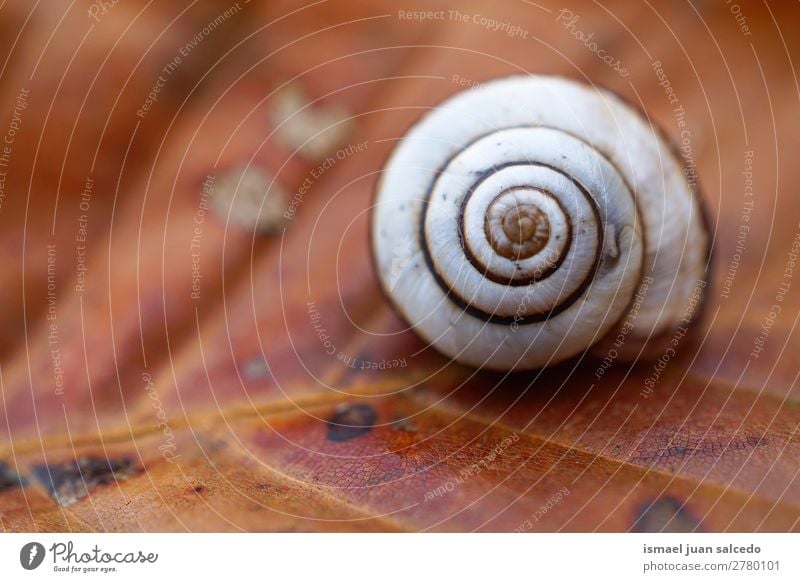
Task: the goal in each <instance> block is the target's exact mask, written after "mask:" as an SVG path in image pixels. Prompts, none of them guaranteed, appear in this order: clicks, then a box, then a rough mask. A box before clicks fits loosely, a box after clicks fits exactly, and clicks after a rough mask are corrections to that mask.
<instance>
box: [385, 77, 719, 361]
mask: <svg viewBox="0 0 800 582" xmlns="http://www.w3.org/2000/svg"><path fill="white" fill-rule="evenodd" d="M690 169H691V168H684V164H683V163H682V161H681V160H680V159H679V158H678V156H677V154H676V153H675V152H674V151H673V150H672V149H671V148H670V147H669V145H668V144H667V143H666V141H665V140H664V139H663V138H662V137H661V136H660V135H659V133H658V132H657V131H655V130H654V129H653V127H652V126H651V124H650V123H649V122H648V120H646V119H645V118H644V117H643V116H642V114H641V113H640V112H639V111H637V110H635V109H634V108H632V107H631V106H630V105H628V104H627V103H626V102H624V101H622V100H621V99H620V98H619V97H617V96H616V95H614V94H612V93H610V92H608V91H606V90H601V89H598V88H596V87H593V86H589V85H585V84H583V83H580V82H577V81H573V80H569V79H565V78H560V77H550V76H515V77H509V78H504V79H498V80H494V81H490V82H488V83H485V84H483V85H481V86H479V87H476V88H471V89H468V90H467V91H464V92H462V93H459V94H457V95H455V96H454V97H451V98H450V99H448V100H447V101H445V102H444V103H443V104H442V105H441V106H440V107H438V108H436V109H434V110H433V111H431V112H430V113H428V114H427V115H426V116H425V117H424V118H423V119H422V120H421V121H420V122H418V123H417V124H416V125H415V126H414V127H413V128H412V129H411V130H409V132H408V133H407V134H406V136H405V137H404V138H403V139H402V140H401V142H400V143H399V145H398V146H397V147H396V148H395V150H394V152H393V153H392V154H391V156H390V158H389V160H388V161H387V163H386V166H385V168H384V171H383V172H382V175H381V179H380V181H379V184H378V189H377V195H376V198H375V203H374V206H373V209H372V218H371V221H372V224H371V228H372V232H371V238H372V247H373V256H374V261H375V266H376V270H377V274H378V278H379V281H380V283H381V286H382V287H383V289H384V291H385V293H386V294H387V296H388V297H389V299H390V300H391V302H392V304H393V305H394V307H395V308H396V310H397V311H398V312H399V313H400V315H401V316H402V317H403V318H404V319H405V320H406V321H407V322H408V323H409V324H410V326H411V327H412V328H413V329H414V330H415V331H416V333H417V334H418V335H420V336H421V337H422V338H423V339H424V340H425V341H427V342H428V343H429V344H430V345H432V346H433V347H434V348H436V349H437V350H438V351H440V352H442V353H443V354H445V355H447V356H448V357H449V358H451V359H453V360H456V361H458V362H460V363H462V364H466V365H469V366H473V367H477V368H488V369H494V370H524V369H540V368H544V367H546V366H550V365H553V364H556V363H558V362H561V361H563V360H566V359H569V358H571V357H574V356H577V355H579V354H582V353H585V352H586V351H587V350H590V349H593V350H594V352H595V353H605V352H611V353H612V354H613V355H614V357H620V358H627V359H634V358H637V357H638V356H639V355H640V354H642V353H647V351H648V348H649V347H650V344H658V345H661V346H663V345H664V344H665V342H666V343H667V344H669V341H670V338H672V337H673V335H674V334H676V333H678V331H676V330H683V329H684V328H685V327H687V326H688V324H689V322H690V321H691V320H693V319H695V316H696V315H697V313H698V312H699V308H698V307H697V306H698V303H702V296H703V294H704V288H705V286H706V278H705V274H706V269H707V264H708V260H709V257H710V244H711V237H710V235H709V232H708V229H707V226H706V222H705V215H704V207H703V204H702V201H701V199H700V196H699V193H698V192H696V180H695V178H694V174H693V172H691V171H689V170H690ZM678 337H682V336H680V335H678ZM612 341H613V343H612Z"/></svg>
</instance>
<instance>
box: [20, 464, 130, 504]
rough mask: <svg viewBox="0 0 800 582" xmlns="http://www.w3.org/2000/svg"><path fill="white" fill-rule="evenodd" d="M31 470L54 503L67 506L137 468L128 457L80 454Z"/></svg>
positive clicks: (128, 474)
mask: <svg viewBox="0 0 800 582" xmlns="http://www.w3.org/2000/svg"><path fill="white" fill-rule="evenodd" d="M31 472H32V473H33V476H34V477H35V478H36V480H37V481H38V482H39V483H41V484H42V486H43V487H44V488H45V489H47V493H48V494H49V495H50V497H52V498H53V499H54V500H55V501H56V503H58V504H59V505H62V506H67V505H71V504H73V503H75V502H76V501H78V500H79V499H82V498H84V497H86V496H87V495H89V493H90V492H91V491H92V490H94V489H96V488H98V487H102V486H104V485H109V484H111V483H115V482H116V481H121V480H124V479H127V478H128V477H131V476H132V475H133V474H135V473H136V472H137V471H136V470H135V469H134V467H133V463H132V462H131V460H130V459H125V458H123V459H104V458H100V457H81V458H80V459H77V460H74V461H66V462H64V463H60V464H58V463H56V464H52V465H38V466H36V467H34V468H33V470H32V471H31Z"/></svg>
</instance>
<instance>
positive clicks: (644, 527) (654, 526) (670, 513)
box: [631, 497, 701, 533]
mask: <svg viewBox="0 0 800 582" xmlns="http://www.w3.org/2000/svg"><path fill="white" fill-rule="evenodd" d="M636 514H637V518H636V521H635V522H634V523H633V526H632V527H631V530H632V531H634V532H640V533H641V532H644V533H647V532H651V533H656V532H667V533H688V532H695V531H701V527H700V522H698V521H697V519H695V517H694V516H693V515H692V514H691V512H690V511H689V510H688V509H687V508H686V506H685V505H684V504H683V503H682V502H681V501H679V500H678V499H675V498H674V497H665V498H663V499H657V500H655V501H648V502H646V503H643V504H642V505H641V506H639V509H638V510H637V512H636Z"/></svg>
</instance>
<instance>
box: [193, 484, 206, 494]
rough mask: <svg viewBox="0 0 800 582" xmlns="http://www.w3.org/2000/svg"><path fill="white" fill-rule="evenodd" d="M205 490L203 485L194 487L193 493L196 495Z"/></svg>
mask: <svg viewBox="0 0 800 582" xmlns="http://www.w3.org/2000/svg"><path fill="white" fill-rule="evenodd" d="M203 489H204V487H203V486H202V485H195V486H194V487H192V491H194V492H195V493H202V492H203Z"/></svg>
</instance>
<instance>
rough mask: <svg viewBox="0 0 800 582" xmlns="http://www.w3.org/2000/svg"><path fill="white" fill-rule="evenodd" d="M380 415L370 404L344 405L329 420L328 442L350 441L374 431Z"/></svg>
mask: <svg viewBox="0 0 800 582" xmlns="http://www.w3.org/2000/svg"><path fill="white" fill-rule="evenodd" d="M377 418H378V414H377V413H376V412H375V409H374V408H372V407H371V406H370V405H369V404H343V405H341V406H338V407H337V408H336V411H335V412H334V413H333V416H331V417H330V418H329V419H328V440H329V441H334V442H342V441H349V440H350V439H354V438H356V437H360V436H361V435H362V434H366V433H368V432H369V431H371V430H372V427H373V426H374V425H375V420H376V419H377Z"/></svg>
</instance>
